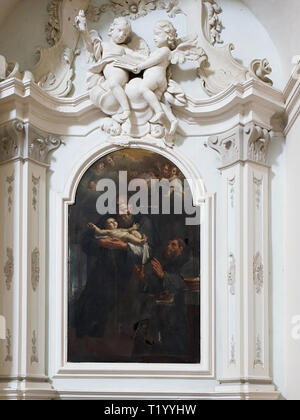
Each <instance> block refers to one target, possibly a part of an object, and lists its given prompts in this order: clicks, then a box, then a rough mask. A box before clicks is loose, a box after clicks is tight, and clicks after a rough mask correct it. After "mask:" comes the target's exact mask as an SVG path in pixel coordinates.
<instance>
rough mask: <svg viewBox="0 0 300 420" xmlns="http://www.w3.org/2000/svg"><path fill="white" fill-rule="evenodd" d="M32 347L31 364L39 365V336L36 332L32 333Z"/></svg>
mask: <svg viewBox="0 0 300 420" xmlns="http://www.w3.org/2000/svg"><path fill="white" fill-rule="evenodd" d="M31 343H32V347H31V352H32V354H31V358H30V360H31V364H33V363H39V357H38V348H37V335H36V331H35V330H34V331H33V333H32V339H31Z"/></svg>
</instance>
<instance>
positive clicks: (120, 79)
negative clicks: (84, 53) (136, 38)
mask: <svg viewBox="0 0 300 420" xmlns="http://www.w3.org/2000/svg"><path fill="white" fill-rule="evenodd" d="M75 26H76V27H77V29H78V30H79V31H80V32H81V33H82V34H83V38H84V41H85V44H86V47H87V50H88V51H89V53H90V54H92V55H93V56H94V59H95V60H96V64H95V65H94V66H93V67H92V68H91V72H93V73H98V74H101V73H103V75H104V78H105V81H106V86H105V89H106V90H107V91H110V92H111V93H112V94H113V96H114V98H115V100H116V101H117V103H119V105H120V107H121V110H122V112H120V113H116V114H115V115H113V118H114V119H115V120H116V121H118V122H119V123H122V122H124V121H126V120H127V119H128V118H129V116H130V112H131V110H130V105H129V101H128V98H127V95H126V93H125V90H124V88H125V86H126V84H127V83H128V81H129V73H128V70H126V69H125V68H124V69H122V68H118V67H116V66H114V63H115V61H116V60H117V59H118V58H119V57H121V56H131V58H132V59H135V60H134V61H133V62H134V63H138V62H139V61H137V59H138V58H139V59H140V60H142V59H143V56H141V55H138V54H135V53H134V51H132V50H131V49H130V48H128V46H127V45H126V44H127V43H128V42H129V39H130V36H131V33H132V29H131V25H130V23H129V22H128V21H127V20H126V19H125V18H124V17H120V18H117V19H115V20H114V21H113V23H112V25H111V27H110V30H109V34H108V35H109V37H110V40H109V41H102V40H101V38H100V37H99V35H98V34H97V33H96V34H95V32H96V31H91V33H90V32H89V31H88V28H87V21H86V17H85V14H84V11H83V10H80V12H79V15H78V16H77V17H76V19H75Z"/></svg>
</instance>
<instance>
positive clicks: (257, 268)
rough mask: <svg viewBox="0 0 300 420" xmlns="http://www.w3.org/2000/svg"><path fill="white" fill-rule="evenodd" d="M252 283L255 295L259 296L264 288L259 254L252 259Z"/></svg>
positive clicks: (262, 268)
mask: <svg viewBox="0 0 300 420" xmlns="http://www.w3.org/2000/svg"><path fill="white" fill-rule="evenodd" d="M253 282H254V286H255V291H256V293H257V294H258V295H259V294H261V292H262V289H263V286H264V266H263V261H262V256H261V254H260V252H257V253H256V254H255V256H254V259H253Z"/></svg>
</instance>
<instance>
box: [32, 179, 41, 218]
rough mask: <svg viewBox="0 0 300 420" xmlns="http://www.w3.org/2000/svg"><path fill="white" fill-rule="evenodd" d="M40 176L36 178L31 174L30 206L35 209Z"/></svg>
mask: <svg viewBox="0 0 300 420" xmlns="http://www.w3.org/2000/svg"><path fill="white" fill-rule="evenodd" d="M40 179H41V177H38V178H36V177H35V176H34V175H32V184H33V187H32V207H33V209H34V210H35V211H36V210H37V205H38V195H39V189H38V186H39V183H40Z"/></svg>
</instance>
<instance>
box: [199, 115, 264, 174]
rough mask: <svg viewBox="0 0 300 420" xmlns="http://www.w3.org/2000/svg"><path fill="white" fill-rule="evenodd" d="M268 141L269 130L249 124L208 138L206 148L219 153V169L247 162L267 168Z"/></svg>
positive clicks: (252, 123)
mask: <svg viewBox="0 0 300 420" xmlns="http://www.w3.org/2000/svg"><path fill="white" fill-rule="evenodd" d="M270 141H271V134H270V130H267V129H266V128H263V127H260V126H258V125H257V124H255V123H254V122H251V123H249V124H247V125H246V126H243V125H239V126H237V127H235V128H234V129H232V130H229V131H227V132H225V133H222V134H219V135H216V136H212V137H209V139H208V141H207V147H210V148H211V149H213V150H215V151H216V152H217V153H219V155H220V159H221V165H220V167H219V169H223V168H226V167H228V166H231V165H234V164H235V163H237V162H247V161H250V162H254V163H256V164H259V165H263V166H267V164H268V151H269V145H270Z"/></svg>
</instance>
